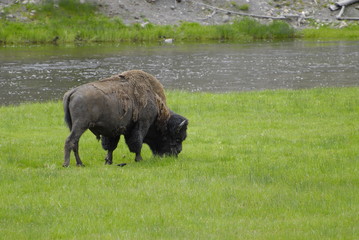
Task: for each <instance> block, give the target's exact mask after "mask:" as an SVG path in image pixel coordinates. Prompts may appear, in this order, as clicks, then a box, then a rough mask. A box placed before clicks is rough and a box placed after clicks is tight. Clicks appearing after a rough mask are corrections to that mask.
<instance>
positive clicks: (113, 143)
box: [101, 136, 120, 165]
mask: <svg viewBox="0 0 359 240" xmlns="http://www.w3.org/2000/svg"><path fill="white" fill-rule="evenodd" d="M119 141H120V136H117V137H105V136H102V137H101V144H102V148H103V149H105V150H107V156H106V158H105V164H108V165H111V164H112V156H113V155H112V153H113V151H115V149H116V148H117V145H118V142H119Z"/></svg>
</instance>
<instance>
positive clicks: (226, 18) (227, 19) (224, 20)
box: [222, 15, 231, 23]
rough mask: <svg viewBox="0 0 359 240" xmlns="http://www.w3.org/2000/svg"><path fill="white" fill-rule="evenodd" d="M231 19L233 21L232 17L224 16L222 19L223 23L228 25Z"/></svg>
mask: <svg viewBox="0 0 359 240" xmlns="http://www.w3.org/2000/svg"><path fill="white" fill-rule="evenodd" d="M230 19H231V18H230V16H228V15H224V16H223V18H222V21H223V22H224V23H227V22H229V20H230Z"/></svg>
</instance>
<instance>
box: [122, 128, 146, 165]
mask: <svg viewBox="0 0 359 240" xmlns="http://www.w3.org/2000/svg"><path fill="white" fill-rule="evenodd" d="M148 128H149V127H148V126H147V125H144V124H142V125H140V124H139V123H137V124H136V125H135V127H134V128H133V129H132V131H131V132H130V133H129V134H126V135H125V140H126V144H127V146H128V148H129V149H130V152H133V153H135V154H136V157H135V161H136V162H139V161H141V160H142V156H141V149H142V144H143V139H144V136H146V134H147V131H148Z"/></svg>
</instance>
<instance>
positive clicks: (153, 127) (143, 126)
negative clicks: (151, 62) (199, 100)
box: [63, 70, 188, 166]
mask: <svg viewBox="0 0 359 240" xmlns="http://www.w3.org/2000/svg"><path fill="white" fill-rule="evenodd" d="M63 103H64V111H65V120H66V123H67V124H68V126H69V128H70V130H71V133H70V136H69V137H68V138H67V140H66V143H65V161H64V164H63V165H64V166H68V165H69V162H70V152H71V150H73V151H74V153H75V157H76V162H77V165H83V164H82V161H81V160H80V157H79V154H78V142H79V139H80V137H81V135H82V134H83V132H84V131H86V130H87V129H90V130H91V131H92V132H93V133H94V134H95V135H96V136H97V138H98V139H100V138H101V139H102V146H103V147H104V149H105V150H108V154H107V157H106V163H108V164H111V163H112V152H113V150H115V148H116V147H117V143H118V141H119V139H120V136H121V135H124V136H125V140H126V143H127V145H128V147H129V149H130V151H131V152H134V153H136V158H135V160H136V161H140V160H141V159H142V157H141V154H140V152H141V148H142V143H143V142H146V143H147V141H146V136H147V135H148V132H150V135H151V141H149V142H150V143H152V142H153V139H154V141H155V142H156V144H158V143H157V142H161V143H160V145H161V146H160V147H161V149H169V148H168V147H167V148H165V147H163V145H167V143H166V142H165V141H163V139H167V137H166V134H167V135H168V134H169V133H168V127H169V126H168V123H170V122H174V121H169V119H170V118H171V116H172V118H176V119H178V117H180V119H178V121H180V120H181V119H182V118H183V117H181V116H179V115H177V114H176V116H175V115H174V114H173V113H172V112H171V111H170V110H169V109H168V107H167V105H166V97H165V94H164V90H163V86H162V84H161V83H160V82H159V81H158V80H157V79H156V78H155V77H153V76H152V75H150V74H148V73H145V72H143V71H140V70H132V71H126V72H123V73H121V74H118V75H114V76H112V77H110V78H106V79H102V80H99V81H96V82H91V83H87V84H84V85H81V86H79V87H77V88H74V89H72V90H70V91H68V92H67V93H65V95H64V101H63ZM178 121H177V122H178ZM182 122H183V123H185V124H182V126H183V125H185V126H184V127H183V130H184V131H186V129H187V124H188V121H187V119H185V118H183V121H182ZM176 124H178V123H176ZM172 127H173V126H172ZM149 130H150V131H149ZM184 133H185V132H184ZM181 135H182V136H184V137H182V138H183V139H182V141H183V140H184V138H185V136H186V134H183V132H182V133H181ZM157 140H158V141H157ZM182 141H181V143H182ZM149 145H150V144H149ZM150 147H151V145H150ZM151 149H152V147H151ZM156 149H157V148H156ZM178 149H182V148H178ZM166 151H170V150H166ZM179 151H180V150H179ZM154 153H156V151H155V152H154ZM178 153H179V152H178V151H177V152H176V154H178ZM163 154H167V153H166V152H163Z"/></svg>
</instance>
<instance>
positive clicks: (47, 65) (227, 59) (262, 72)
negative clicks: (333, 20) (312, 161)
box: [0, 41, 359, 105]
mask: <svg viewBox="0 0 359 240" xmlns="http://www.w3.org/2000/svg"><path fill="white" fill-rule="evenodd" d="M358 60H359V41H351V42H343V41H332V42H331V41H330V42H307V41H291V42H269V43H268V42H259V43H258V42H257V43H248V44H243V43H241V44H239V43H208V44H204V43H202V44H198V43H196V44H183V43H175V44H170V45H168V44H151V45H146V44H144V45H138V44H137V45H134V44H96V45H93V44H92V45H83V46H74V45H69V46H55V45H45V46H44V45H40V46H2V47H0V105H9V104H19V103H22V102H28V101H48V100H59V99H61V98H62V96H63V94H64V93H65V92H66V91H67V90H68V89H70V88H72V87H75V86H78V85H80V84H83V83H86V82H90V81H94V80H98V79H100V78H105V77H108V76H110V75H113V74H116V73H120V72H123V71H126V70H129V69H142V70H144V71H147V72H149V73H151V74H153V75H154V76H156V77H157V78H158V79H159V80H160V81H161V82H162V83H163V85H164V86H165V88H166V89H181V90H186V91H193V92H196V91H209V92H232V91H257V90H264V89H303V88H315V87H346V86H359V61H358Z"/></svg>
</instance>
